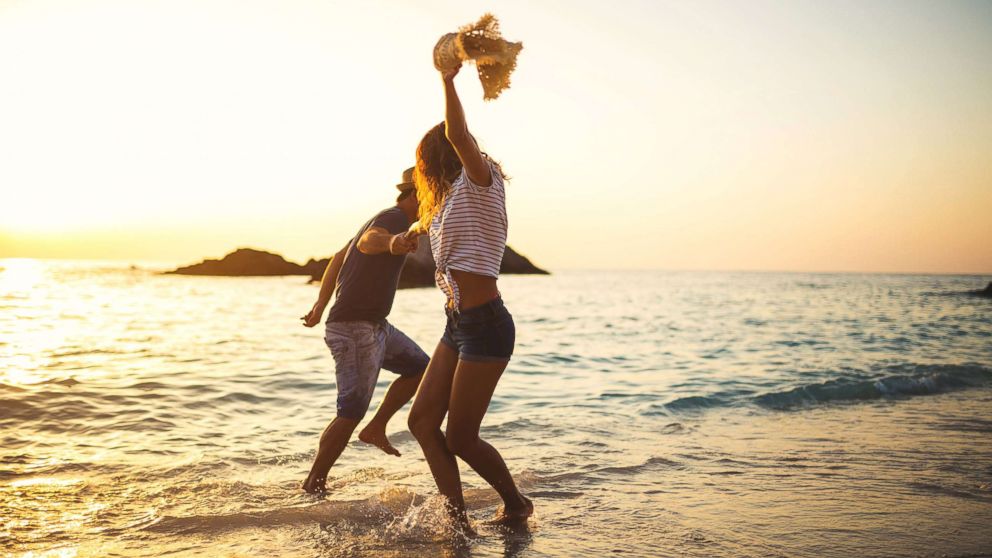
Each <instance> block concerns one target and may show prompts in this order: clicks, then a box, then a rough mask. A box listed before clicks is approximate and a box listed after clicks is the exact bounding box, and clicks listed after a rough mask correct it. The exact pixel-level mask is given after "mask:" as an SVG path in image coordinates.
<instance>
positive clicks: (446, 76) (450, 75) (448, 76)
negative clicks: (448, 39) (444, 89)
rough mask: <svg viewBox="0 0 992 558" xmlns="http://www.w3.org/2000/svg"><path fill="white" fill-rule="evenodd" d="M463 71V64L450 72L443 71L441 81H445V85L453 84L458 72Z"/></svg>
mask: <svg viewBox="0 0 992 558" xmlns="http://www.w3.org/2000/svg"><path fill="white" fill-rule="evenodd" d="M461 69H462V65H461V63H459V64H458V65H457V66H455V67H454V68H452V69H450V70H441V79H442V80H444V82H445V83H453V82H454V80H455V76H457V75H458V70H461Z"/></svg>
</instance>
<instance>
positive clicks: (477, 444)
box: [409, 68, 534, 528]
mask: <svg viewBox="0 0 992 558" xmlns="http://www.w3.org/2000/svg"><path fill="white" fill-rule="evenodd" d="M457 74H458V68H455V69H454V70H451V71H447V72H443V73H442V74H441V77H442V80H443V82H444V96H445V121H444V122H443V123H441V124H439V125H437V126H435V127H434V128H432V129H431V130H430V131H429V132H427V134H426V135H425V136H424V138H423V139H422V140H421V141H420V145H419V146H418V147H417V166H416V170H415V171H414V183H415V185H416V188H417V198H418V200H419V202H420V210H419V215H420V220H419V221H418V223H415V224H414V226H413V232H414V233H420V234H424V233H426V234H428V235H429V236H430V241H431V252H432V253H433V255H434V261H435V262H436V263H437V273H436V275H435V278H436V280H437V284H438V286H439V287H440V288H441V290H442V291H444V293H445V294H446V295H447V298H448V301H447V305H446V307H445V312H446V313H447V315H448V322H447V326H446V327H445V331H444V336H443V337H442V338H441V342H440V343H438V345H437V349H436V350H435V351H434V356H432V357H431V360H430V364H428V366H427V371H426V372H425V374H424V379H423V380H422V381H421V384H420V389H419V390H418V391H417V397H416V399H415V400H414V403H413V409H412V410H411V411H410V420H409V425H410V432H412V433H413V435H414V436H415V437H416V438H417V441H418V442H419V443H420V446H421V448H422V449H423V450H424V456H425V457H426V458H427V463H428V464H429V465H430V468H431V473H432V474H433V475H434V481H435V482H436V483H437V487H438V490H439V491H440V492H441V494H442V495H443V496H444V497H445V498H446V499H447V501H448V503H449V504H450V506H451V508H450V512H451V513H452V515H453V517H454V519H455V520H456V521H457V522H458V523H459V524H461V525H462V526H463V527H465V528H468V527H469V524H468V517H467V514H466V512H465V500H464V497H463V495H462V486H461V479H460V477H459V474H458V463H457V461H456V460H455V456H458V457H460V458H462V460H463V461H465V462H466V463H468V464H469V466H471V467H472V468H473V469H475V471H476V472H477V473H478V474H479V476H481V477H482V478H484V479H485V480H486V482H488V483H489V484H490V485H492V487H493V488H494V489H496V491H497V492H498V493H499V495H500V496H501V497H502V498H503V509H502V510H501V511H500V512H499V513H498V514H497V517H496V518H495V519H494V521H495V522H510V521H519V520H526V518H527V517H529V516H530V515H531V514H532V513H533V511H534V506H533V504H532V503H531V502H530V500H529V499H527V498H526V497H525V496H524V495H523V494H521V493H520V491H519V490H518V489H517V486H516V484H515V483H514V482H513V477H512V476H510V471H509V470H507V468H506V463H504V462H503V458H502V457H501V456H500V454H499V452H498V451H496V449H495V448H493V447H492V446H491V445H489V444H488V443H486V442H485V441H483V440H482V439H481V438H479V426H480V424H481V423H482V418H483V417H484V416H485V414H486V411H487V410H488V408H489V401H490V399H492V395H493V391H494V390H495V389H496V384H497V382H499V378H500V376H501V375H502V374H503V370H505V369H506V365H507V363H508V362H509V361H510V355H511V354H512V353H513V342H514V332H515V329H514V325H513V317H512V316H510V313H509V312H508V311H507V310H506V307H505V306H504V305H503V301H502V299H501V298H500V294H499V290H498V289H497V288H496V278H497V276H498V275H499V268H500V263H501V261H502V259H503V250H504V249H505V247H506V225H507V222H506V206H505V198H504V191H503V178H504V176H503V173H502V171H501V170H500V167H499V165H498V164H496V163H495V162H493V161H492V160H490V159H489V158H488V156H486V155H485V154H483V153H482V152H481V151H479V146H478V144H476V142H475V139H474V138H473V137H472V135H471V134H470V133H469V131H468V126H467V125H466V123H465V113H464V112H463V110H462V105H461V101H459V99H458V94H457V92H456V91H455V84H454V78H455V76H456V75H457ZM445 413H447V415H448V425H447V431H446V432H443V433H442V432H441V423H442V421H443V420H444V415H445Z"/></svg>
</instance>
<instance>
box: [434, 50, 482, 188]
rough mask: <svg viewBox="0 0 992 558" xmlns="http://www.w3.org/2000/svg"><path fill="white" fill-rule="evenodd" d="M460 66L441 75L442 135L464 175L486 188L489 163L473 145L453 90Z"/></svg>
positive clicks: (473, 139)
mask: <svg viewBox="0 0 992 558" xmlns="http://www.w3.org/2000/svg"><path fill="white" fill-rule="evenodd" d="M459 69H461V66H459V67H458V68H455V69H454V70H449V71H446V72H442V73H441V79H442V80H443V81H444V135H445V136H446V137H447V138H448V141H450V142H451V145H452V147H454V148H455V153H457V154H458V158H459V159H460V160H461V162H462V167H464V168H465V174H467V175H468V178H469V180H471V181H472V183H473V184H477V185H479V186H483V187H485V188H488V187H489V186H490V184H492V180H493V177H492V170H491V169H490V167H489V162H488V161H486V158H485V157H483V156H482V152H481V151H479V144H477V143H475V138H474V137H472V134H470V133H469V131H468V124H466V122H465V111H464V110H463V109H462V102H461V100H459V99H458V91H456V90H455V76H456V75H458V70H459Z"/></svg>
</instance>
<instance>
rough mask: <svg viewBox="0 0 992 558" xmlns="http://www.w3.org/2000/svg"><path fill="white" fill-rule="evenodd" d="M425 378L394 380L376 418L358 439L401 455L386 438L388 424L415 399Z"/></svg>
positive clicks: (419, 376)
mask: <svg viewBox="0 0 992 558" xmlns="http://www.w3.org/2000/svg"><path fill="white" fill-rule="evenodd" d="M423 377H424V375H423V374H419V375H417V376H400V377H399V378H397V379H395V380H393V383H392V384H390V385H389V389H388V390H386V395H385V396H384V397H383V398H382V403H380V404H379V408H378V409H377V410H376V412H375V416H374V417H372V420H371V421H369V423H368V424H366V425H365V428H363V429H362V431H361V432H359V433H358V439H359V440H361V441H363V442H365V443H366V444H372V445H374V446H375V447H377V448H379V449H381V450H382V451H384V452H386V453H388V454H389V455H397V456H398V455H400V452H399V450H397V449H396V448H394V447H393V445H392V444H390V443H389V438H387V437H386V423H388V422H389V419H391V418H393V415H395V414H396V412H397V411H399V410H400V409H402V408H403V405H406V403H407V401H409V400H410V399H412V398H413V394H415V393H417V386H419V385H420V379H421V378H423Z"/></svg>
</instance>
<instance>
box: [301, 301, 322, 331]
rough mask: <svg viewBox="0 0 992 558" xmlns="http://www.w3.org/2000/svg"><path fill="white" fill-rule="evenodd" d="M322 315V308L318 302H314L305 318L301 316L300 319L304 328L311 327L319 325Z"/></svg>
mask: <svg viewBox="0 0 992 558" xmlns="http://www.w3.org/2000/svg"><path fill="white" fill-rule="evenodd" d="M323 315H324V306H323V305H321V304H320V302H315V303H314V304H313V308H311V309H310V312H309V313H308V314H307V315H306V316H301V317H300V319H301V320H303V325H305V326H306V327H313V326H315V325H317V324H319V323H320V318H321V317H322V316H323Z"/></svg>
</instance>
